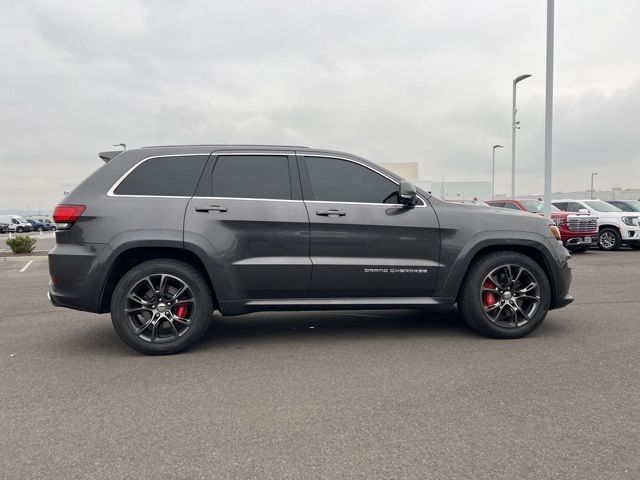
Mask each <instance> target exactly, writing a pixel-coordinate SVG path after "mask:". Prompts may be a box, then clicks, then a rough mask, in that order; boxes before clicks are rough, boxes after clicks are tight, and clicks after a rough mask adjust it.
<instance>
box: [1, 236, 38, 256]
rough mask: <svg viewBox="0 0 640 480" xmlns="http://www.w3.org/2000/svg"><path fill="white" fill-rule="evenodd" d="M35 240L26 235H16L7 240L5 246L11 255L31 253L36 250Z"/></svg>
mask: <svg viewBox="0 0 640 480" xmlns="http://www.w3.org/2000/svg"><path fill="white" fill-rule="evenodd" d="M36 242H37V240H36V239H35V238H31V237H27V236H26V235H18V236H16V237H13V238H7V245H9V248H11V251H12V252H13V253H31V252H33V249H34V248H36Z"/></svg>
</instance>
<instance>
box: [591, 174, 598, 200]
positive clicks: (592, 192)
mask: <svg viewBox="0 0 640 480" xmlns="http://www.w3.org/2000/svg"><path fill="white" fill-rule="evenodd" d="M596 175H598V173H597V172H593V173H592V174H591V200H593V194H594V193H595V191H594V190H593V177H595V176H596Z"/></svg>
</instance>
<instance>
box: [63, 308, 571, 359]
mask: <svg viewBox="0 0 640 480" xmlns="http://www.w3.org/2000/svg"><path fill="white" fill-rule="evenodd" d="M104 320H108V316H107V315H104ZM561 324H562V322H553V321H549V320H547V321H545V323H544V324H543V325H542V326H541V327H540V328H539V329H537V330H536V331H535V332H534V333H532V334H531V335H530V336H528V337H527V338H526V339H529V338H535V337H543V336H547V335H551V336H553V335H559V334H562V333H563V326H562V325H561ZM410 338H413V339H415V338H422V339H425V340H442V341H451V340H454V341H459V340H467V341H468V340H470V339H472V340H473V339H475V340H477V341H479V342H485V341H489V342H491V341H495V340H493V339H489V338H486V337H483V336H481V335H479V334H477V333H476V332H474V331H473V330H471V329H470V328H469V327H468V326H467V325H466V324H465V323H464V321H463V320H462V317H461V315H460V313H459V312H458V311H457V310H453V311H451V312H438V313H433V312H424V311H418V310H383V311H380V310H376V311H369V310H367V311H339V312H334V311H331V312H264V313H253V314H248V315H241V316H236V317H222V316H220V315H219V314H216V315H214V318H213V321H212V323H211V326H210V327H209V329H208V330H207V332H206V334H205V335H204V337H203V338H202V339H201V340H200V341H199V342H197V343H196V344H194V345H193V346H192V347H190V348H189V349H187V351H186V352H185V353H188V352H193V353H197V352H203V351H206V350H216V349H227V348H246V347H248V346H257V345H261V346H265V345H281V344H287V345H289V346H295V345H309V344H322V343H331V344H332V343H336V342H355V341H371V342H377V341H384V340H390V339H392V340H403V339H410ZM526 339H525V340H526ZM64 348H65V351H66V352H67V353H68V354H76V355H81V356H82V355H91V356H95V354H96V353H99V354H100V355H105V356H108V357H114V356H115V357H119V356H138V355H142V354H139V353H137V352H134V351H133V350H131V349H130V348H128V347H127V346H126V345H125V344H124V343H123V342H122V341H121V340H120V339H119V338H118V336H117V334H116V332H115V331H114V330H113V327H112V325H111V322H109V321H104V322H103V321H100V322H97V321H96V322H95V324H93V325H92V326H91V328H87V329H86V330H84V329H83V330H82V331H81V332H79V333H78V336H69V337H66V340H65V342H64Z"/></svg>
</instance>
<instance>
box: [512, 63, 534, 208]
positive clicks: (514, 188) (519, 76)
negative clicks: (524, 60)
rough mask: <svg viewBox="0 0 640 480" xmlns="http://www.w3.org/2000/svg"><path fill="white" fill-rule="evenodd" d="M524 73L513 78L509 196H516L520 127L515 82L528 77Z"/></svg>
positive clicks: (528, 75)
mask: <svg viewBox="0 0 640 480" xmlns="http://www.w3.org/2000/svg"><path fill="white" fill-rule="evenodd" d="M530 76H531V75H530V74H528V73H525V74H524V75H518V76H517V77H516V78H514V79H513V103H512V107H511V198H515V196H516V130H517V129H519V128H520V122H516V112H517V110H516V84H517V83H518V82H521V81H522V80H525V79H527V78H529V77H530Z"/></svg>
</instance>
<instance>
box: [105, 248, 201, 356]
mask: <svg viewBox="0 0 640 480" xmlns="http://www.w3.org/2000/svg"><path fill="white" fill-rule="evenodd" d="M212 313H213V299H212V295H211V291H210V290H209V287H208V285H207V282H206V281H205V280H204V278H203V277H202V275H201V274H200V273H199V272H198V271H197V270H196V269H195V268H193V267H192V266H191V265H189V264H186V263H183V262H179V261H176V260H170V259H161V260H151V261H148V262H144V263H141V264H140V265H137V266H136V267H134V268H133V269H131V270H130V271H129V272H127V273H126V274H125V275H124V276H123V277H122V279H120V281H119V282H118V285H117V286H116V288H115V290H114V292H113V296H112V298H111V320H112V322H113V326H114V328H115V329H116V332H117V333H118V335H119V336H120V338H121V339H122V340H123V341H124V342H125V343H126V344H127V345H129V346H130V347H131V348H133V349H135V350H137V351H139V352H142V353H146V354H148V355H167V354H172V353H177V352H180V351H181V350H184V349H185V348H187V347H188V346H189V345H191V344H192V343H194V342H195V341H197V340H199V339H200V338H201V337H202V335H203V334H204V332H205V331H206V330H207V327H208V326H209V322H210V320H211V314H212Z"/></svg>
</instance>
